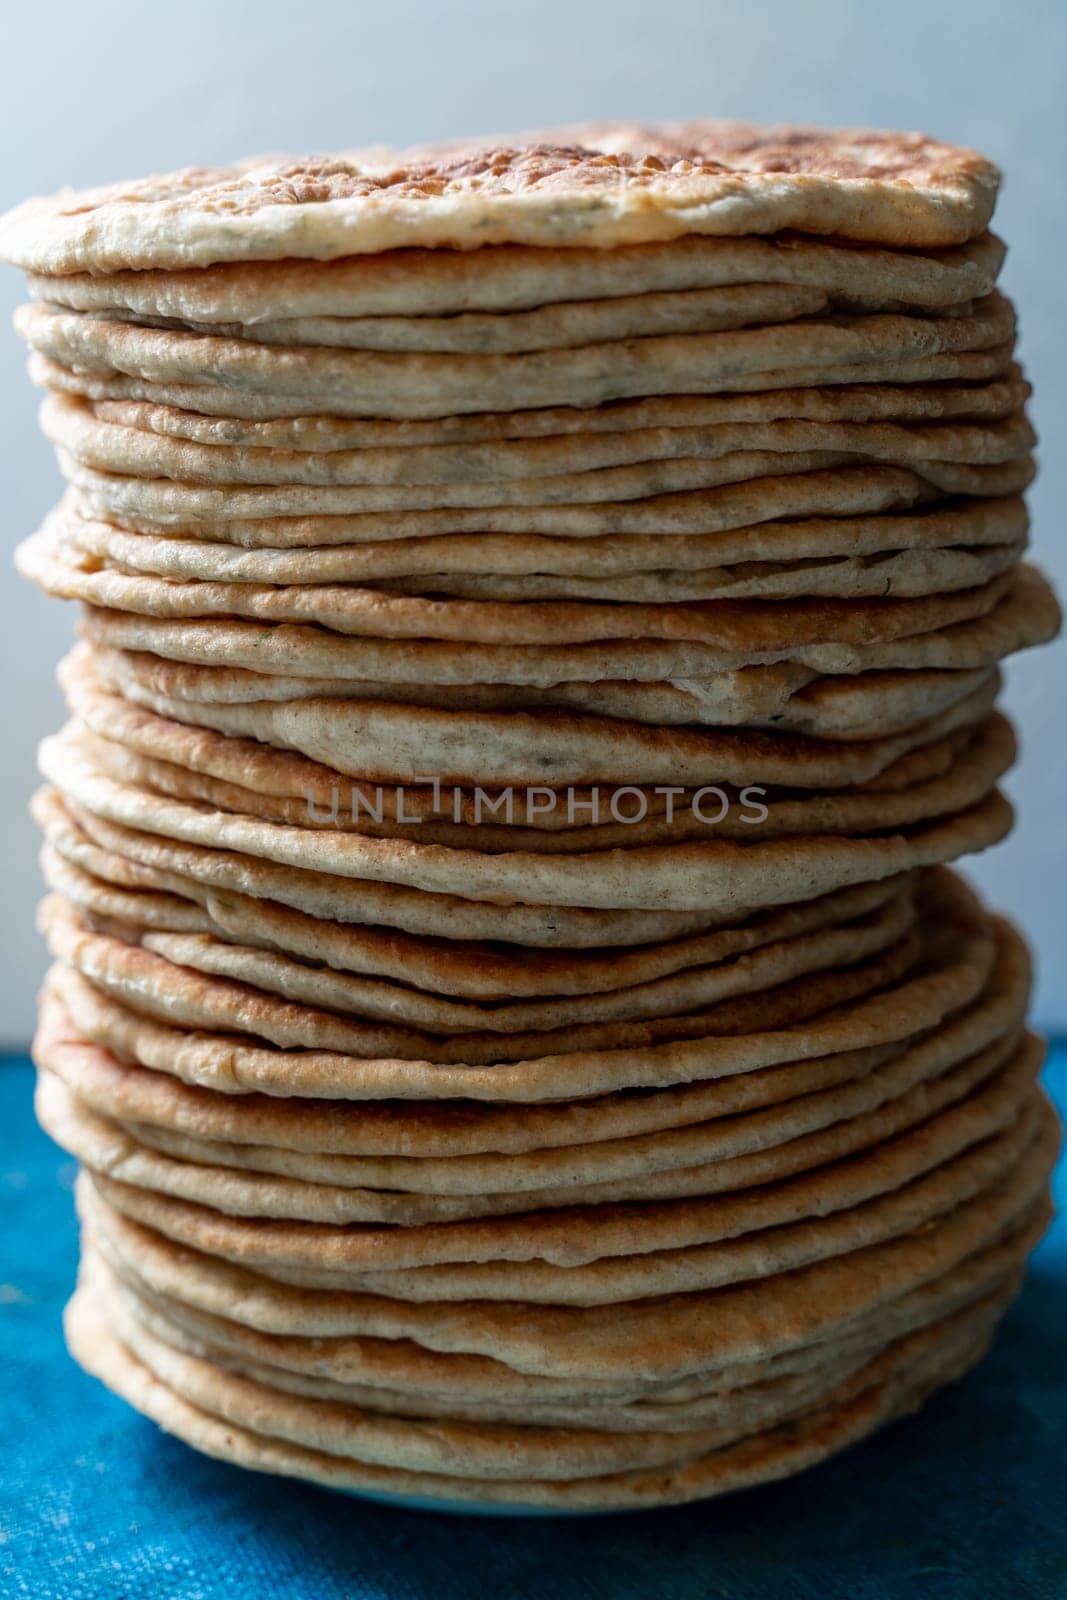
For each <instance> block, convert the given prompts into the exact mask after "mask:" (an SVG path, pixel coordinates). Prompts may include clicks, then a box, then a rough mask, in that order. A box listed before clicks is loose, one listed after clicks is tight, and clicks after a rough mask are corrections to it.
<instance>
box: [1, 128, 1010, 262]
mask: <svg viewBox="0 0 1067 1600" xmlns="http://www.w3.org/2000/svg"><path fill="white" fill-rule="evenodd" d="M998 181H999V174H998V172H997V169H996V168H995V167H994V166H993V165H992V164H991V163H990V162H988V161H986V160H984V159H983V158H982V157H981V156H979V155H976V154H975V153H974V152H973V151H970V150H963V149H959V148H956V147H955V146H952V145H948V144H942V143H941V142H939V141H938V140H934V139H928V138H925V137H924V136H922V135H921V134H902V133H877V132H872V131H868V130H861V129H839V130H837V131H834V132H831V131H828V130H825V129H818V128H800V127H778V128H769V129H759V128H757V127H754V126H753V125H751V124H747V123H738V122H688V123H677V124H664V125H661V126H659V127H655V126H642V125H641V124H637V123H599V124H587V125H585V126H581V127H572V128H560V129H556V130H551V131H547V132H543V133H540V134H534V135H528V136H526V137H522V138H519V139H515V138H511V139H507V138H503V139H501V138H497V139H483V140H480V141H474V142H471V143H468V144H466V145H462V144H461V145H453V146H449V147H444V148H442V147H437V148H436V149H434V148H429V149H424V150H411V151H388V150H381V149H378V150H369V151H353V152H350V153H348V154H347V155H341V156H335V157H308V158H303V159H297V160H292V159H290V160H283V161H258V162H256V161H248V162H241V163H238V164H237V165H236V166H233V167H229V168H216V169H204V168H189V169H186V170H185V171H183V172H176V173H171V174H169V175H166V176H155V177H149V178H144V179H140V180H138V181H134V182H132V183H120V184H113V185H111V186H109V187H105V188H99V189H89V190H83V191H82V192H80V193H75V192H73V191H71V190H69V189H67V190H61V191H60V192H59V193H58V194H57V195H54V196H52V197H51V198H47V199H36V200H28V201H26V202H24V203H23V204H22V205H21V206H18V207H16V209H15V210H14V211H12V212H10V213H9V214H8V215H7V216H6V217H5V218H4V219H3V221H2V222H0V254H2V255H3V256H4V257H5V258H6V259H7V260H9V261H11V262H13V263H14V264H15V265H16V266H21V267H25V268H28V269H30V270H32V271H36V272H47V273H59V274H63V273H69V272H80V271H89V272H114V271H116V270H117V269H121V268H124V267H137V268H144V267H203V266H209V265H210V264H211V263H212V262H217V261H277V260H281V259H283V258H284V257H286V256H290V257H300V258H311V259H317V260H330V259H333V258H336V257H339V256H347V255H362V254H366V253H370V252H377V251H381V250H392V249H398V248H401V247H407V246H413V245H417V246H424V247H427V246H428V247H450V248H458V249H470V248H472V247H473V246H476V245H483V244H531V245H542V246H574V245H584V246H589V245H592V246H596V247H598V248H601V247H604V246H614V245H627V244H640V243H643V242H651V241H656V240H668V239H677V238H680V237H681V236H682V235H684V234H690V233H702V234H719V235H723V234H725V235H731V236H734V237H736V236H738V235H743V234H752V233H756V234H762V233H775V232H778V231H780V230H781V229H785V228H791V229H796V230H798V231H800V232H806V233H816V234H827V233H833V234H839V235H841V236H843V237H845V238H851V239H859V240H864V241H868V242H871V243H882V244H888V245H896V246H904V247H909V248H910V247H915V246H922V245H935V246H936V245H955V244H962V243H964V242H965V241H966V240H968V239H972V238H974V237H975V236H976V235H977V234H979V233H981V232H982V231H983V230H984V229H985V228H986V226H987V224H988V222H989V219H990V217H991V215H992V212H993V205H994V202H995V199H996V193H997V184H998Z"/></svg>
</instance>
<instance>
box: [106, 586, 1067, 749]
mask: <svg viewBox="0 0 1067 1600" xmlns="http://www.w3.org/2000/svg"><path fill="white" fill-rule="evenodd" d="M990 598H991V602H992V603H991V604H984V605H983V607H982V609H981V610H980V611H978V613H977V614H976V615H975V616H973V617H970V618H967V617H956V618H954V617H953V616H952V615H949V614H946V613H945V611H944V609H943V608H938V609H940V610H941V617H940V619H938V617H937V615H936V613H935V610H934V607H933V606H931V607H930V608H929V610H928V611H927V622H928V623H929V624H930V627H929V629H928V631H926V632H923V631H919V632H915V633H903V634H901V633H899V632H897V635H896V637H890V638H881V639H870V638H869V639H866V640H854V641H848V640H840V641H828V640H827V639H826V635H825V632H824V633H823V634H822V636H821V637H819V636H815V637H812V638H810V639H809V640H808V641H807V642H801V640H800V639H794V640H792V641H790V640H788V639H784V638H779V639H778V640H777V641H776V642H774V643H772V642H771V641H770V640H767V639H762V640H760V641H759V645H758V647H756V648H753V647H752V645H751V643H750V644H749V645H748V646H746V644H745V641H744V640H743V639H737V640H731V639H729V638H723V639H722V640H721V642H720V641H719V640H718V639H716V641H715V642H714V643H706V642H703V641H700V642H698V641H695V640H685V641H677V640H670V641H660V640H643V639H642V640H638V639H633V640H626V641H623V642H613V641H605V642H600V643H595V644H594V643H588V644H585V645H583V644H578V643H575V644H571V645H569V646H567V647H561V646H532V647H531V646H523V645H513V644H507V643H503V642H502V643H498V644H494V645H477V644H474V643H473V642H470V641H468V642H465V643H464V644H463V647H462V649H457V648H456V647H455V644H454V643H451V642H449V641H433V640H426V639H410V640H402V641H400V640H385V639H357V638H354V637H344V636H342V635H336V636H335V635H331V634H327V633H326V632H325V631H324V630H322V629H319V628H315V627H314V626H312V625H309V624H277V625H264V624H259V625H256V624H254V623H251V622H241V621H236V620H234V619H233V618H232V617H220V616H213V617H211V618H210V620H200V619H177V618H169V617H141V616H138V615H136V614H135V613H133V612H123V611H116V610H109V609H106V608H103V607H100V606H90V607H88V608H87V609H86V611H85V612H84V614H83V617H82V621H81V624H80V626H81V631H82V633H83V634H84V635H85V636H86V637H87V638H89V639H91V640H93V642H94V643H95V642H100V643H101V644H104V645H109V646H112V647H115V648H120V649H126V650H133V651H143V652H148V653H150V654H152V655H155V656H158V657H161V658H164V659H166V660H168V661H174V662H188V663H190V664H197V665H202V666H207V667H225V668H226V669H227V671H228V673H229V675H231V676H233V675H234V669H241V670H242V671H250V672H253V673H257V674H268V675H271V676H273V675H274V674H275V673H278V674H280V675H281V676H283V677H284V676H286V675H288V676H290V677H308V678H315V677H324V678H332V677H343V678H353V679H361V678H362V679H369V680H372V681H388V682H393V683H401V684H403V683H416V684H427V683H430V684H455V683H459V684H487V683H488V684H502V683H507V684H526V685H530V686H537V687H541V686H546V685H552V684H558V683H567V682H570V683H597V682H602V681H604V680H608V681H615V680H619V679H625V680H627V681H635V682H638V683H657V682H659V683H662V682H664V681H674V680H677V679H682V680H685V681H689V680H693V679H701V678H704V677H707V676H708V675H710V674H712V673H719V672H728V671H735V670H737V669H739V668H743V667H746V666H749V665H753V664H766V663H774V662H789V663H791V664H795V665H799V666H803V667H806V668H808V669H809V670H811V671H816V672H825V673H831V674H832V673H847V674H853V673H860V672H869V671H884V670H893V669H899V670H904V671H915V670H921V669H927V670H929V669H950V670H952V669H967V668H974V667H981V666H989V665H992V664H993V663H995V662H997V661H999V660H1003V659H1004V657H1005V656H1007V655H1010V654H1012V653H1013V652H1014V651H1016V650H1020V649H1027V648H1030V647H1031V646H1032V645H1035V644H1039V643H1043V642H1046V641H1047V640H1049V639H1051V638H1053V637H1054V636H1055V634H1056V633H1057V631H1058V629H1059V626H1060V622H1061V616H1060V610H1059V606H1058V604H1057V602H1056V599H1055V596H1054V594H1053V592H1052V589H1051V586H1050V585H1049V583H1048V581H1047V579H1045V578H1044V577H1043V575H1042V574H1041V573H1039V572H1038V571H1037V569H1036V568H1034V567H1031V566H1028V565H1026V564H1024V565H1023V566H1021V567H1020V568H1019V570H1018V571H1017V572H1016V573H1014V574H1013V575H1012V576H1011V577H1010V578H1008V579H1001V580H999V584H998V585H997V586H996V592H995V594H994V595H993V596H992V597H990ZM893 612H895V613H896V615H897V616H898V617H899V616H900V612H899V606H898V605H896V604H894V606H893V607H892V608H891V612H890V614H892V613H893ZM885 614H886V613H885V612H884V611H883V613H882V615H883V616H885ZM905 615H906V614H905ZM813 633H814V630H813ZM215 697H217V696H214V697H213V698H215ZM628 776H632V774H628Z"/></svg>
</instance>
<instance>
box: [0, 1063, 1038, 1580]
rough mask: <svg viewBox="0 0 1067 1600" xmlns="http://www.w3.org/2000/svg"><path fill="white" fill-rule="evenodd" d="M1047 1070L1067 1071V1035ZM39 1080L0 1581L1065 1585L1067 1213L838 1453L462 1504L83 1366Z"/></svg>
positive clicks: (15, 1175) (7, 1121) (14, 1093)
mask: <svg viewBox="0 0 1067 1600" xmlns="http://www.w3.org/2000/svg"><path fill="white" fill-rule="evenodd" d="M1054 1075H1055V1077H1056V1078H1058V1079H1059V1081H1060V1084H1061V1085H1062V1086H1063V1087H1065V1088H1067V1050H1064V1049H1061V1051H1060V1052H1059V1055H1058V1061H1057V1063H1056V1067H1055V1071H1054ZM1062 1098H1063V1096H1062V1095H1061V1100H1062ZM29 1099H30V1075H29V1073H28V1071H27V1070H25V1069H20V1068H19V1067H17V1066H15V1065H14V1064H4V1065H0V1138H2V1140H3V1145H4V1152H3V1164H2V1165H3V1170H2V1174H0V1183H2V1185H3V1191H4V1196H5V1216H6V1217H7V1219H8V1226H7V1228H6V1229H5V1245H6V1250H5V1260H4V1266H3V1270H2V1276H3V1278H4V1280H5V1282H4V1283H3V1284H0V1327H2V1333H0V1378H2V1390H3V1402H2V1403H3V1409H4V1413H5V1417H4V1426H3V1428H2V1430H0V1432H2V1437H3V1440H4V1444H3V1450H4V1455H3V1469H4V1470H3V1480H2V1486H0V1593H2V1594H3V1595H4V1596H7V1595H10V1596H21V1595H26V1596H32V1597H33V1600H118V1597H123V1600H142V1597H143V1600H148V1597H152V1600H156V1597H167V1600H211V1597H213V1596H215V1595H221V1594H224V1593H225V1594H228V1595H236V1596H238V1597H243V1596H248V1597H249V1600H251V1597H255V1600H274V1597H275V1596H278V1597H281V1596H284V1597H285V1600H305V1597H307V1600H312V1597H314V1600H342V1597H344V1600H371V1597H373V1600H378V1597H381V1600H483V1597H484V1600H490V1597H492V1600H571V1597H574V1600H608V1597H615V1596H619V1597H622V1596H626V1597H639V1596H649V1597H651V1600H696V1597H709V1600H711V1597H721V1600H748V1597H750V1596H753V1597H754V1596H759V1597H760V1600H778V1597H781V1600H838V1597H841V1600H891V1597H897V1596H905V1595H906V1596H909V1597H924V1596H928V1595H929V1596H937V1597H939V1600H956V1597H961V1600H962V1597H967V1600H971V1597H974V1600H1000V1597H1001V1596H1003V1597H1005V1600H1007V1597H1009V1596H1010V1597H1012V1600H1015V1597H1020V1596H1026V1597H1029V1596H1034V1597H1036V1600H1062V1597H1064V1596H1067V1529H1065V1523H1067V1516H1065V1511H1064V1484H1065V1479H1067V1470H1065V1469H1067V1445H1065V1437H1067V1379H1065V1373H1064V1366H1063V1354H1062V1352H1063V1335H1064V1329H1067V1228H1064V1226H1063V1224H1062V1223H1061V1224H1060V1226H1059V1229H1058V1230H1057V1231H1056V1232H1054V1233H1053V1234H1052V1235H1051V1236H1050V1238H1049V1239H1048V1240H1047V1241H1046V1242H1045V1244H1044V1245H1043V1246H1042V1248H1041V1250H1040V1252H1039V1254H1038V1256H1037V1258H1036V1260H1035V1264H1034V1266H1033V1268H1032V1270H1031V1274H1030V1278H1029V1280H1028V1283H1027V1287H1026V1290H1025V1292H1024V1294H1023V1296H1022V1298H1021V1300H1020V1302H1019V1303H1018V1305H1017V1306H1016V1307H1015V1308H1014V1309H1013V1311H1012V1312H1011V1314H1010V1315H1009V1318H1008V1320H1007V1322H1006V1324H1005V1326H1004V1329H1003V1331H1002V1333H1001V1336H1000V1338H999V1340H998V1342H997V1344H996V1346H995V1348H994V1350H993V1352H992V1354H991V1355H990V1356H989V1358H988V1359H987V1360H986V1362H985V1363H984V1364H983V1366H982V1367H981V1368H980V1369H979V1371H978V1372H976V1373H974V1374H972V1375H971V1377H969V1378H968V1379H966V1380H965V1381H964V1382H963V1383H962V1384H960V1385H957V1386H956V1387H955V1388H954V1389H952V1390H950V1391H949V1392H948V1393H946V1394H943V1395H940V1396H938V1397H937V1398H935V1399H934V1400H933V1401H932V1402H931V1403H930V1405H929V1406H928V1407H927V1408H926V1410H925V1411H924V1412H923V1413H922V1414H921V1416H919V1417H918V1418H913V1419H911V1420H909V1421H906V1422H903V1423H898V1424H897V1425H896V1426H894V1427H892V1428H890V1429H889V1430H887V1431H886V1432H885V1433H884V1434H882V1435H881V1436H880V1437H878V1438H877V1439H875V1440H872V1441H871V1442H870V1443H868V1444H866V1445H862V1446H860V1447H859V1448H857V1449H855V1450H853V1451H852V1452H850V1453H849V1454H848V1455H846V1456H844V1457H842V1458H841V1459H839V1460H837V1461H833V1462H830V1463H828V1464H827V1465H826V1466H824V1467H821V1468H819V1469H817V1470H815V1471H813V1472H810V1473H808V1474H806V1475H804V1476H801V1477H799V1478H795V1479H792V1480H791V1481H789V1482H788V1483H784V1484H780V1485H771V1486H768V1487H766V1488H763V1489H758V1490H753V1491H750V1492H748V1493H745V1494H741V1495H735V1496H732V1497H730V1498H728V1499H726V1500H721V1501H716V1502H710V1503H707V1504H704V1505H697V1506H692V1507H686V1508H682V1509H678V1510H672V1511H663V1512H647V1513H640V1514H632V1515H629V1516H626V1517H611V1518H599V1519H597V1518H591V1519H580V1518H579V1519H568V1520H558V1521H556V1520H553V1521H544V1520H534V1521H526V1520H521V1519H517V1518H497V1519H492V1520H487V1519H474V1518H463V1519H457V1518H452V1517H448V1516H437V1515H432V1514H429V1513H426V1512H411V1511H402V1510H396V1509H390V1508H384V1507H381V1506H376V1505H371V1504H365V1503H362V1502H360V1501H357V1500H352V1499H348V1498H344V1497H342V1496H338V1495H331V1494H328V1493H324V1492H320V1491H318V1490H315V1489H311V1488H308V1487H303V1486H301V1485H299V1484H294V1483H288V1482H282V1481H276V1480H271V1479H267V1478H261V1477H256V1476H254V1475H252V1474H248V1473H243V1472H240V1471H238V1470H237V1469H235V1468H231V1467H226V1466H222V1465H220V1464H218V1463H215V1462H212V1461H209V1460H207V1459H205V1458H203V1457H200V1456H198V1455H196V1454H195V1453H194V1452H193V1451H191V1450H189V1449H187V1448H186V1447H185V1446H184V1445H181V1444H179V1443H177V1442H176V1441H174V1440H172V1439H168V1438H166V1437H165V1436H163V1435H161V1434H160V1433H159V1432H158V1430H156V1429H155V1428H154V1427H152V1426H151V1425H150V1424H148V1423H146V1422H144V1421H142V1420H141V1419H139V1418H137V1417H135V1416H134V1415H132V1414H131V1413H130V1412H129V1411H128V1410H127V1409H126V1407H125V1406H123V1405H121V1404H120V1403H119V1402H118V1401H115V1400H113V1399H112V1398H111V1397H110V1396H109V1395H107V1394H106V1393H105V1392H104V1391H103V1390H102V1389H101V1388H100V1387H99V1386H98V1385H96V1384H95V1383H93V1382H91V1381H90V1380H89V1379H87V1378H85V1377H84V1376H83V1375H82V1374H81V1373H79V1372H78V1371H77V1370H76V1369H75V1368H74V1367H73V1365H72V1364H71V1363H70V1362H69V1361H68V1360H67V1359H66V1357H65V1356H64V1355H63V1353H62V1350H61V1339H60V1334H59V1311H60V1307H61V1305H62V1302H63V1300H64V1299H65V1297H66V1294H67V1292H68V1291H69V1287H70V1284H71V1282H72V1279H73V1272H74V1259H75V1241H74V1230H73V1225H72V1222H71V1216H70V1192H69V1191H70V1185H71V1180H72V1176H73V1174H72V1168H71V1164H70V1163H69V1162H68V1161H67V1160H66V1158H65V1157H62V1156H61V1155H59V1154H58V1153H57V1151H56V1150H55V1147H54V1146H52V1145H51V1144H49V1142H48V1141H47V1140H46V1139H45V1138H44V1136H43V1135H41V1134H40V1133H38V1132H37V1131H36V1129H35V1128H34V1126H33V1124H32V1119H31V1115H30V1111H29ZM42 1240H46V1241H47V1243H45V1244H42Z"/></svg>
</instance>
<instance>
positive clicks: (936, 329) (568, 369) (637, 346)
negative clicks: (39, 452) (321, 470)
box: [15, 291, 1015, 420]
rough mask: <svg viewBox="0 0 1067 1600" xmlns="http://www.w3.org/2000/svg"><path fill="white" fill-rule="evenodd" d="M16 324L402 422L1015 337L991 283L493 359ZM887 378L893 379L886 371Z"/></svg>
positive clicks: (62, 321)
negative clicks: (895, 309) (925, 306)
mask: <svg viewBox="0 0 1067 1600" xmlns="http://www.w3.org/2000/svg"><path fill="white" fill-rule="evenodd" d="M15 326H16V328H17V330H18V332H19V333H20V334H21V336H22V337H23V338H24V339H25V340H26V342H27V344H29V345H30V346H31V348H32V349H34V350H36V351H37V352H38V353H39V354H41V355H45V356H47V357H48V358H49V359H50V360H52V361H55V362H58V363H59V364H60V365H63V366H67V367H83V368H87V369H88V370H89V371H90V372H95V373H98V374H103V375H104V376H106V375H108V374H109V373H111V372H119V373H126V374H127V375H128V376H130V377H134V378H139V379H142V380H147V381H150V382H152V383H153V384H163V385H168V384H172V383H177V384H179V385H185V384H190V383H191V384H194V385H196V384H201V383H204V382H205V381H206V382H210V383H213V384H219V385H221V386H222V387H223V388H226V389H231V388H233V389H237V390H240V391H246V392H251V393H252V394H263V393H269V394H270V395H271V396H272V398H273V399H274V400H275V401H277V400H278V399H280V398H282V397H286V398H287V399H288V400H289V401H290V409H291V410H293V411H301V412H309V411H332V412H336V413H337V414H339V415H342V416H368V417H385V418H396V419H398V420H403V419H405V418H411V419H418V418H421V417H426V418H429V417H440V416H456V415H462V414H463V413H470V412H479V411H506V410H522V409H524V408H528V409H531V410H535V409H541V408H544V407H553V406H572V405H578V406H591V405H601V404H603V403H604V402H605V401H611V400H624V399H636V398H640V397H642V396H646V395H662V394H682V393H693V394H714V393H719V392H723V391H726V390H731V389H734V388H735V387H736V386H737V380H738V379H741V380H743V381H744V380H747V381H748V382H749V383H752V382H755V383H756V384H757V385H758V387H760V388H767V389H779V388H784V387H786V386H788V385H789V383H790V382H791V381H797V380H796V378H793V379H791V378H790V376H789V375H790V374H801V373H803V374H805V375H807V374H815V373H819V374H821V373H823V372H827V373H829V375H830V377H831V381H832V380H833V374H834V372H835V369H837V370H838V376H839V377H840V371H841V370H845V371H847V372H848V373H849V375H850V376H849V380H848V381H853V380H852V376H851V375H852V373H853V371H854V370H855V369H856V368H857V367H863V368H865V369H866V370H867V371H868V373H869V376H870V377H871V378H872V379H874V380H877V379H878V378H879V377H880V376H881V363H886V364H887V365H888V366H889V367H890V369H891V368H892V366H893V364H895V363H903V362H910V361H915V360H922V359H926V358H928V357H931V356H934V357H936V356H941V355H957V354H967V353H970V352H972V351H982V350H991V349H995V348H996V347H998V346H1002V345H1004V344H1005V343H1007V342H1008V341H1010V340H1011V339H1012V338H1013V336H1014V331H1015V317H1014V312H1013V311H1012V308H1011V305H1010V302H1008V301H1007V300H1005V299H1004V297H1003V296H1001V295H1000V294H999V293H997V292H996V291H994V293H992V294H991V295H988V296H986V297H985V298H984V299H983V300H979V301H977V302H976V304H975V306H974V311H973V315H970V316H942V317H937V316H925V317H908V316H904V315H901V314H899V313H895V314H893V313H891V314H887V315H877V314H875V315H869V316H862V317H854V318H850V317H834V318H830V319H825V320H820V319H818V318H813V319H810V320H809V319H798V320H796V321H792V322H787V323H782V324H777V325H771V326H768V327H763V328H755V329H751V328H750V329H742V330H738V331H734V332H727V333H707V334H673V335H672V334H666V335H660V336H658V337H652V338H648V339H631V340H625V339H622V340H615V341H607V342H605V343H601V344H587V345H583V346H581V347H579V348H578V349H574V350H547V351H532V352H529V353H527V354H519V355H502V356H493V355H457V354H433V353H430V354H427V353H420V352H412V351H403V352H384V353H383V352H377V351H362V350H359V351H357V350H344V349H334V350H330V349H328V348H325V347H320V346H310V347H307V348H300V347H293V346H284V347H283V346H263V345H256V344H251V343H249V342H247V341H245V340H241V339H232V338H226V337H224V336H221V335H217V334H202V333H185V332H181V331H178V330H175V329H168V328H162V329H161V328H144V327H137V326H133V325H131V324H129V323H126V322H122V321H113V320H111V321H109V320H107V319H106V318H104V317H99V316H94V315H92V314H87V313H71V312H67V311H62V310H59V309H56V308H48V307H45V306H42V305H39V304H37V305H31V306H23V307H21V308H20V309H19V311H17V312H16V316H15ZM802 381H808V380H807V377H806V376H805V378H804V380H802ZM885 381H892V372H891V371H890V372H889V373H887V376H886V379H885ZM158 398H159V399H161V400H166V399H167V396H166V395H165V394H162V393H161V394H160V395H159V396H158Z"/></svg>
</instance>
